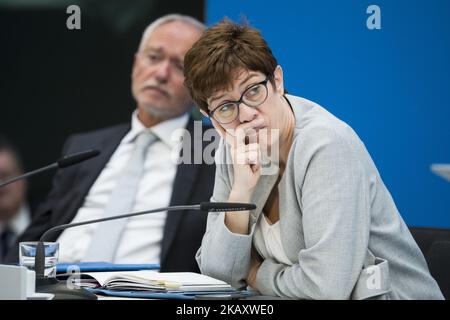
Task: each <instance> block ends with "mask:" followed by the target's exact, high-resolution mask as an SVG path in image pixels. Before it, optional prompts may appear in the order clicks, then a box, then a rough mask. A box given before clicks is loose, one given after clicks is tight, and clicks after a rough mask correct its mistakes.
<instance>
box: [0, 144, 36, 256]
mask: <svg viewBox="0 0 450 320" xmlns="http://www.w3.org/2000/svg"><path fill="white" fill-rule="evenodd" d="M21 174H23V165H22V160H21V158H20V155H19V152H18V151H17V149H16V148H15V146H13V145H12V144H11V143H10V142H9V141H8V140H7V139H6V138H5V137H2V136H0V181H5V180H8V179H11V178H13V177H16V176H18V175H21ZM26 189H27V185H26V182H25V181H24V180H20V181H17V182H14V183H12V184H9V185H7V186H5V187H3V188H0V263H1V262H2V261H3V259H4V257H5V256H6V254H7V253H8V251H9V250H10V249H11V247H12V245H13V244H14V242H15V241H16V239H17V237H18V236H19V235H20V234H21V233H22V232H23V231H24V230H25V228H26V227H27V226H28V223H29V221H30V213H29V210H28V205H27V200H26Z"/></svg>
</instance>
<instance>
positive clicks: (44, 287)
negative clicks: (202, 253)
mask: <svg viewBox="0 0 450 320" xmlns="http://www.w3.org/2000/svg"><path fill="white" fill-rule="evenodd" d="M253 209H256V205H254V204H251V203H234V202H202V203H200V204H194V205H187V206H171V207H163V208H157V209H151V210H145V211H138V212H133V213H127V214H121V215H116V216H113V217H107V218H101V219H95V220H87V221H82V222H76V223H67V224H62V225H59V226H55V227H52V228H50V229H48V230H47V231H46V232H44V233H43V234H42V236H41V237H40V239H39V241H38V243H37V247H36V255H35V262H34V269H35V271H36V292H45V293H52V294H54V295H55V298H54V299H91V300H92V299H97V296H96V295H95V294H93V293H91V292H89V291H87V290H85V289H83V288H79V289H69V288H68V287H67V286H66V285H64V283H63V282H60V281H58V280H57V279H55V278H46V277H45V247H44V241H45V240H46V239H47V238H48V236H49V235H50V234H52V233H54V232H57V231H61V230H65V229H69V228H74V227H78V226H83V225H87V224H93V223H100V222H105V221H111V220H117V219H124V218H129V217H136V216H141V215H145V214H150V213H156V212H161V211H181V210H199V211H205V212H222V211H247V210H253Z"/></svg>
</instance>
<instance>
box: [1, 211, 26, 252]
mask: <svg viewBox="0 0 450 320" xmlns="http://www.w3.org/2000/svg"><path fill="white" fill-rule="evenodd" d="M30 220H31V215H30V210H29V208H28V205H27V204H22V206H21V207H20V209H19V211H18V212H17V213H16V214H15V215H14V216H13V218H12V219H11V220H9V221H8V223H7V224H2V223H0V234H1V233H2V232H3V230H4V229H5V227H6V226H8V228H9V230H10V231H12V232H13V233H14V238H17V237H18V236H19V235H21V234H22V232H24V231H25V229H26V228H27V227H28V225H29V224H30ZM14 240H15V239H12V240H11V242H12V243H13V242H14Z"/></svg>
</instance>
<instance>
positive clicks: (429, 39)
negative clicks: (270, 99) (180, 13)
mask: <svg viewBox="0 0 450 320" xmlns="http://www.w3.org/2000/svg"><path fill="white" fill-rule="evenodd" d="M372 4H374V5H378V6H379V7H380V9H381V30H369V29H368V28H367V27H366V20H367V18H368V17H369V14H367V13H366V9H367V7H368V6H369V5H372ZM206 8H207V9H206V10H207V22H208V24H209V25H211V24H213V23H215V22H218V21H219V20H220V19H221V18H223V17H224V16H228V17H229V18H231V19H233V20H235V21H239V20H240V17H241V16H246V17H247V19H248V20H249V22H250V24H251V25H253V26H254V27H257V28H258V29H260V30H261V31H262V34H263V35H264V37H265V38H266V39H267V40H268V42H269V45H270V46H271V47H272V49H273V51H274V53H275V55H276V57H277V58H278V61H279V63H280V64H281V66H282V67H283V70H284V74H285V83H286V87H287V89H288V90H289V92H290V93H292V94H295V95H300V96H303V97H305V98H308V99H311V100H314V101H316V102H318V103H319V104H321V105H322V106H324V107H325V108H327V109H328V110H329V111H331V112H332V113H334V114H335V115H336V116H338V117H339V118H341V119H342V120H344V121H345V122H347V123H348V124H350V125H351V126H352V127H353V128H354V129H355V130H356V132H357V133H358V134H359V136H360V137H361V139H362V140H363V141H364V143H365V145H366V147H367V149H368V150H369V152H370V154H371V155H372V158H373V159H374V161H375V163H376V165H377V167H378V170H379V171H380V174H381V176H382V178H383V181H384V183H385V184H386V186H387V187H388V189H389V190H390V192H391V194H392V196H393V198H394V200H395V202H396V204H397V207H398V208H399V210H400V212H401V214H402V216H403V217H404V219H405V220H406V222H407V224H408V225H411V226H412V225H414V226H441V227H450V183H448V182H447V181H445V180H444V179H442V178H440V177H438V176H436V175H434V174H433V173H432V172H431V171H430V165H431V164H432V163H450V125H449V122H450V1H448V0H429V1H426V0H415V1H414V0H377V1H363V0H339V1H336V0H315V1H305V0H297V1H288V0H278V1H261V0H245V1H242V0H227V1H221V0H207V2H206Z"/></svg>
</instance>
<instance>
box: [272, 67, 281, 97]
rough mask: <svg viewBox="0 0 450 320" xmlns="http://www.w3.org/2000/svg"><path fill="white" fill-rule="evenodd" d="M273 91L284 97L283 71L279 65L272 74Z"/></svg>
mask: <svg viewBox="0 0 450 320" xmlns="http://www.w3.org/2000/svg"><path fill="white" fill-rule="evenodd" d="M273 78H274V81H275V89H276V91H277V92H278V93H279V94H280V95H284V82H283V69H282V68H281V66H280V65H278V66H277V67H276V68H275V71H274V73H273Z"/></svg>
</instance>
